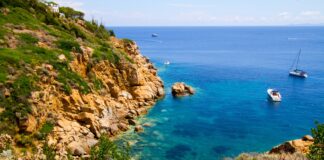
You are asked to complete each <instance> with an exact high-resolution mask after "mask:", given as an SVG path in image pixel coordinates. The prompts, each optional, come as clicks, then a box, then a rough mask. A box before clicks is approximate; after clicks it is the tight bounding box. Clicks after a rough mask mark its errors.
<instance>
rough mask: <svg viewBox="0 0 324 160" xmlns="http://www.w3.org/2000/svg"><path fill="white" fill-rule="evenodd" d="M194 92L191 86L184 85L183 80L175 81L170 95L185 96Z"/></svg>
mask: <svg viewBox="0 0 324 160" xmlns="http://www.w3.org/2000/svg"><path fill="white" fill-rule="evenodd" d="M193 94H195V90H194V89H193V88H192V87H191V86H188V85H186V84H185V83H183V82H177V83H175V84H173V86H172V95H173V96H176V97H178V96H187V95H193Z"/></svg>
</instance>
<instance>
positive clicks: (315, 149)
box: [307, 122, 324, 160]
mask: <svg viewBox="0 0 324 160" xmlns="http://www.w3.org/2000/svg"><path fill="white" fill-rule="evenodd" d="M312 136H313V137H314V144H313V145H311V146H310V148H309V149H310V152H309V154H308V155H307V157H308V158H309V159H312V160H322V159H324V124H320V123H318V122H316V128H313V129H312Z"/></svg>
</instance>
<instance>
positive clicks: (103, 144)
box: [90, 136, 130, 160]
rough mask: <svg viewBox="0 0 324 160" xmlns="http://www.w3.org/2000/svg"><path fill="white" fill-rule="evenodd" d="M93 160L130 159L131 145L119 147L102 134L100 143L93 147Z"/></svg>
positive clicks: (91, 154) (91, 155)
mask: <svg viewBox="0 0 324 160" xmlns="http://www.w3.org/2000/svg"><path fill="white" fill-rule="evenodd" d="M90 159H91V160H106V159H114V160H130V154H129V147H119V146H117V145H116V144H115V143H113V142H111V141H110V140H109V138H108V137H107V136H101V137H100V140H99V143H98V144H97V145H96V146H95V147H92V148H91V153H90Z"/></svg>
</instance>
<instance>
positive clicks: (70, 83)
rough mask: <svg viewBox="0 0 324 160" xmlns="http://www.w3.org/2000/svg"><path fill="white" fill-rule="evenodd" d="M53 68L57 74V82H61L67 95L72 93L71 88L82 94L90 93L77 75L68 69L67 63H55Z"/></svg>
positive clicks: (86, 85)
mask: <svg viewBox="0 0 324 160" xmlns="http://www.w3.org/2000/svg"><path fill="white" fill-rule="evenodd" d="M53 66H54V68H55V69H56V70H57V71H58V72H59V74H58V78H57V80H58V81H59V82H61V83H62V84H63V85H64V86H63V90H64V91H65V93H67V94H71V93H72V88H75V89H78V90H79V91H80V92H81V93H82V94H87V93H89V92H90V87H89V86H88V83H87V82H86V81H85V80H84V79H83V78H82V77H81V76H80V75H78V74H77V73H75V72H73V71H72V70H70V69H69V67H68V64H67V63H55V64H53Z"/></svg>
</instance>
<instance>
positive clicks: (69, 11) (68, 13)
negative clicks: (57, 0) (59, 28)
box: [59, 7, 84, 19]
mask: <svg viewBox="0 0 324 160" xmlns="http://www.w3.org/2000/svg"><path fill="white" fill-rule="evenodd" d="M59 11H60V13H63V14H64V15H65V17H66V18H73V19H83V17H84V13H82V12H80V11H76V10H74V9H73V8H70V7H60V8H59Z"/></svg>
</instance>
